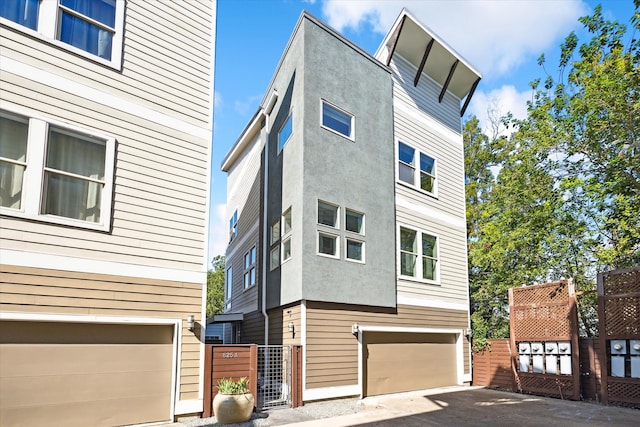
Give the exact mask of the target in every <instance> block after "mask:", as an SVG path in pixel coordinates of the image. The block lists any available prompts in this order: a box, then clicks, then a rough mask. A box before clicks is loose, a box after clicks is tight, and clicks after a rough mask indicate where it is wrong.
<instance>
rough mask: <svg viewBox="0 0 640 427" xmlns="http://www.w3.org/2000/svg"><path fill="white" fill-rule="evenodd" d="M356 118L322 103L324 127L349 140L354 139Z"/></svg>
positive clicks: (324, 102)
mask: <svg viewBox="0 0 640 427" xmlns="http://www.w3.org/2000/svg"><path fill="white" fill-rule="evenodd" d="M354 122H355V118H354V117H353V115H352V114H349V113H347V112H346V111H344V110H341V109H339V108H338V107H335V106H333V105H331V104H329V103H327V102H326V101H324V100H323V101H322V127H324V128H326V129H330V130H332V131H334V132H337V133H339V134H340V135H343V136H346V137H347V138H349V139H352V140H353V139H354V136H355V129H354Z"/></svg>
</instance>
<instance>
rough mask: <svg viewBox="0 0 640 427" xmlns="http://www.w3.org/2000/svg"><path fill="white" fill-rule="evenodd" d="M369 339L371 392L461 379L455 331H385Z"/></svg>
mask: <svg viewBox="0 0 640 427" xmlns="http://www.w3.org/2000/svg"><path fill="white" fill-rule="evenodd" d="M365 339H366V343H367V344H366V352H365V357H366V360H365V371H366V373H365V393H366V395H367V396H373V395H378V394H385V393H397V392H402V391H409V390H419V389H425V388H433V387H441V386H447V385H453V384H456V382H457V367H456V360H457V358H456V346H455V336H453V335H452V334H404V333H391V334H387V333H385V334H372V335H371V336H369V337H366V338H365ZM429 341H436V342H429Z"/></svg>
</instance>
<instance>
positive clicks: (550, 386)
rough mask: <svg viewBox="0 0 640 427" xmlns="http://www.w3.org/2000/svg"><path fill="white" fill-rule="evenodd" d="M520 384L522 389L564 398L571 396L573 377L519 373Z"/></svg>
mask: <svg viewBox="0 0 640 427" xmlns="http://www.w3.org/2000/svg"><path fill="white" fill-rule="evenodd" d="M520 384H521V387H522V390H523V391H526V392H528V393H537V394H544V395H548V396H556V397H561V398H566V397H567V396H573V392H574V390H573V387H574V384H573V378H571V377H564V378H563V377H556V376H546V375H544V376H543V375H521V376H520Z"/></svg>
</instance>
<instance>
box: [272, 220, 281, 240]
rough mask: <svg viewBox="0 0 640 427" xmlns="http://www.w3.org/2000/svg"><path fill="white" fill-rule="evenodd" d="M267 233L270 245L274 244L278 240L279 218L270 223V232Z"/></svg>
mask: <svg viewBox="0 0 640 427" xmlns="http://www.w3.org/2000/svg"><path fill="white" fill-rule="evenodd" d="M269 234H270V236H271V241H270V243H271V244H272V245H273V244H275V243H276V242H277V241H278V240H280V220H277V221H276V222H274V223H273V224H271V233H269Z"/></svg>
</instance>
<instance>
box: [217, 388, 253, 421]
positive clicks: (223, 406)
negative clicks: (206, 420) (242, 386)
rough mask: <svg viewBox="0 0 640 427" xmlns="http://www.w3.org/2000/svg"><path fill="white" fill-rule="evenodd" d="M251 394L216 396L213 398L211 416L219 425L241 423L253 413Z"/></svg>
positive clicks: (219, 394)
mask: <svg viewBox="0 0 640 427" xmlns="http://www.w3.org/2000/svg"><path fill="white" fill-rule="evenodd" d="M253 405H254V400H253V394H251V393H244V394H222V393H218V394H216V397H214V398H213V414H214V415H215V417H216V421H218V422H219V423H220V424H233V423H242V422H244V421H247V420H248V419H249V418H251V413H253Z"/></svg>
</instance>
